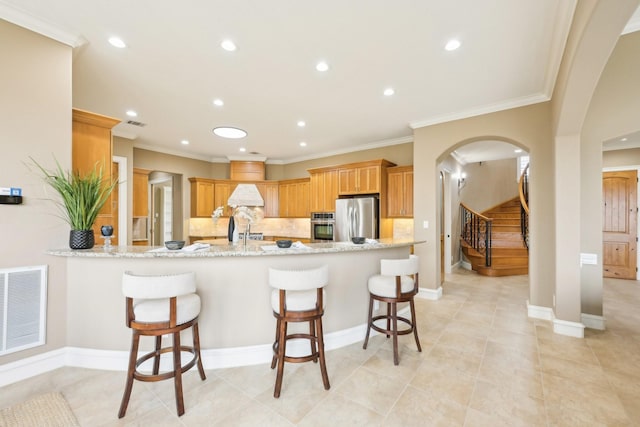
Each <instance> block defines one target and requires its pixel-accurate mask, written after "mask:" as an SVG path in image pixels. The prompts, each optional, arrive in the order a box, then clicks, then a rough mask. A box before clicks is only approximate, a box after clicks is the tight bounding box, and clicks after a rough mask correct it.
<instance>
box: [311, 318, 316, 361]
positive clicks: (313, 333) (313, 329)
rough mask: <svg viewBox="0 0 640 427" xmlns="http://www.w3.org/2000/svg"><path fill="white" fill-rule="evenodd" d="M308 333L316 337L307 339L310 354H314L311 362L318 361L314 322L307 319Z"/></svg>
mask: <svg viewBox="0 0 640 427" xmlns="http://www.w3.org/2000/svg"><path fill="white" fill-rule="evenodd" d="M309 335H311V336H312V337H316V339H310V340H309V345H310V346H311V354H312V355H314V354H315V357H314V358H313V363H318V349H317V346H316V341H317V335H316V327H315V322H314V321H313V320H309Z"/></svg>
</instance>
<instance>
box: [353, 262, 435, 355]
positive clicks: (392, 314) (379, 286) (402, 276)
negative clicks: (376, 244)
mask: <svg viewBox="0 0 640 427" xmlns="http://www.w3.org/2000/svg"><path fill="white" fill-rule="evenodd" d="M418 269H419V265H418V257H417V256H416V255H409V258H408V259H383V260H380V274H377V275H375V276H371V277H370V278H369V282H368V287H369V319H368V321H367V336H366V338H365V340H364V345H363V346H362V348H364V349H366V348H367V344H368V342H369V333H370V332H371V329H374V330H376V331H378V332H380V333H383V334H385V335H386V336H387V338H389V336H392V337H393V364H394V365H397V364H398V363H399V357H398V335H406V334H410V333H412V332H413V336H414V337H415V339H416V345H417V347H418V351H422V347H420V340H419V339H418V329H417V327H416V309H415V306H414V304H413V297H414V296H416V295H417V294H418V286H419V285H418ZM374 300H376V301H381V302H386V303H387V314H386V315H384V314H383V315H379V316H375V317H372V316H373V301H374ZM402 302H408V303H409V307H410V309H411V320H409V319H407V318H405V317H402V316H398V303H402ZM381 319H386V321H387V327H386V329H385V328H381V327H379V326H377V325H376V324H375V322H376V321H377V320H381ZM398 321H401V322H404V323H406V324H407V325H409V328H407V329H403V330H400V331H399V330H398Z"/></svg>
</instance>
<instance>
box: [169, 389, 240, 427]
mask: <svg viewBox="0 0 640 427" xmlns="http://www.w3.org/2000/svg"><path fill="white" fill-rule="evenodd" d="M250 401H251V399H250V397H249V396H248V395H246V394H244V393H243V392H242V391H240V390H238V389H237V388H235V387H233V386H232V385H230V384H229V383H227V382H226V381H224V380H222V379H220V378H210V379H208V380H207V381H206V383H205V384H204V385H202V386H200V387H197V388H195V389H191V390H188V391H185V394H184V407H185V414H184V415H183V416H182V417H180V420H181V421H182V422H183V423H185V424H186V425H193V426H196V425H211V424H215V423H216V422H219V421H220V420H222V419H224V418H226V417H227V416H229V415H231V414H233V413H235V412H236V411H237V410H238V409H240V408H241V407H244V406H246V405H247V404H248V403H249V402H250ZM167 406H168V405H167Z"/></svg>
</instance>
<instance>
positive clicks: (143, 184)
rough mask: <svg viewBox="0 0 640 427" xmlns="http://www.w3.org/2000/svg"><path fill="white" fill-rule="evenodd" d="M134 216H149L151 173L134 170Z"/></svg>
mask: <svg viewBox="0 0 640 427" xmlns="http://www.w3.org/2000/svg"><path fill="white" fill-rule="evenodd" d="M133 216H134V217H147V216H149V171H148V170H144V169H137V168H134V169H133Z"/></svg>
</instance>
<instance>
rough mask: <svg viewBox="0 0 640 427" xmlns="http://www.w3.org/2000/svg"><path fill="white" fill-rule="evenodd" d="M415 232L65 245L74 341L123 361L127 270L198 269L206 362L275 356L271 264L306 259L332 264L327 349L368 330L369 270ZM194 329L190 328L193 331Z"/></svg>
mask: <svg viewBox="0 0 640 427" xmlns="http://www.w3.org/2000/svg"><path fill="white" fill-rule="evenodd" d="M418 243H422V242H416V241H413V240H393V239H381V240H380V241H377V242H375V243H373V242H372V243H366V244H363V245H355V244H353V243H351V242H333V243H307V244H305V245H296V246H301V247H300V248H294V247H292V248H290V249H280V248H276V247H275V245H273V244H272V242H260V241H253V242H248V244H247V245H246V246H245V245H243V244H242V243H239V244H236V245H230V244H223V245H211V246H210V247H206V248H204V249H201V250H197V251H193V252H187V251H168V250H166V251H165V250H163V248H158V247H149V246H126V247H125V246H116V247H113V248H111V249H109V250H105V249H104V248H102V247H99V246H96V247H95V248H94V249H90V250H82V251H77V250H70V249H59V250H50V251H48V254H50V255H54V256H62V257H67V275H68V287H67V302H68V304H67V343H68V345H69V346H70V347H72V348H74V349H76V350H77V352H78V354H79V357H80V358H82V359H83V362H82V363H80V362H78V364H79V365H81V366H86V367H96V368H98V367H102V368H103V369H104V368H110V369H124V367H125V366H126V354H127V352H128V349H129V345H130V330H129V329H128V328H127V327H126V326H125V322H124V297H123V296H122V291H121V280H122V274H123V272H125V271H132V272H134V273H136V274H149V275H151V274H169V273H178V272H185V271H193V272H195V274H196V280H197V289H198V294H199V295H200V297H201V300H202V310H201V314H200V341H201V344H202V348H203V361H204V363H205V367H206V368H207V369H213V368H220V367H225V366H239V365H244V364H254V363H263V362H268V361H269V360H270V358H271V343H272V341H273V335H274V330H275V320H274V318H273V315H272V313H271V305H270V295H271V288H270V287H269V285H268V282H267V278H268V270H269V268H270V267H274V268H280V269H301V268H310V267H315V266H318V265H322V264H326V265H328V266H329V279H330V280H329V285H328V287H327V288H326V289H327V298H326V303H327V308H326V312H325V315H324V318H323V323H324V330H325V338H326V345H327V349H332V348H338V347H341V346H344V345H348V344H351V343H353V342H358V341H360V340H362V339H363V337H364V331H365V329H364V328H365V322H366V318H367V310H368V291H367V280H368V278H369V276H371V275H373V274H376V273H377V272H378V271H379V266H380V260H381V259H384V258H404V257H408V255H409V253H410V251H411V248H412V246H413V245H414V244H418ZM188 339H190V338H188Z"/></svg>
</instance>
